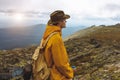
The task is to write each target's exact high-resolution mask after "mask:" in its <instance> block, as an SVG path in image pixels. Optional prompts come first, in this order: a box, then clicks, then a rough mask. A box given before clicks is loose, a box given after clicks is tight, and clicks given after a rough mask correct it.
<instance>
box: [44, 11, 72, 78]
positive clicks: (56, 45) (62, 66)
mask: <svg viewBox="0 0 120 80" xmlns="http://www.w3.org/2000/svg"><path fill="white" fill-rule="evenodd" d="M69 18H70V16H69V15H66V14H64V12H63V11H61V10H57V11H54V12H53V13H51V14H50V20H49V21H48V24H47V27H46V30H45V33H44V35H43V43H44V42H45V40H46V39H47V37H48V36H49V35H50V34H51V33H53V32H57V33H56V34H54V35H53V36H52V37H51V38H50V39H49V41H48V43H47V45H46V47H45V59H46V62H47V65H48V67H50V68H51V69H50V80H72V78H73V70H72V68H71V67H70V64H69V60H68V55H67V52H66V49H65V46H64V43H63V40H62V37H61V31H62V29H63V28H65V27H66V19H69Z"/></svg>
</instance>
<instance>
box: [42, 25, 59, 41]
mask: <svg viewBox="0 0 120 80" xmlns="http://www.w3.org/2000/svg"><path fill="white" fill-rule="evenodd" d="M53 32H59V33H60V35H61V28H60V27H58V26H53V25H52V26H51V25H47V26H46V30H45V32H44V35H43V39H44V40H46V38H47V37H48V36H49V35H50V34H51V33H53Z"/></svg>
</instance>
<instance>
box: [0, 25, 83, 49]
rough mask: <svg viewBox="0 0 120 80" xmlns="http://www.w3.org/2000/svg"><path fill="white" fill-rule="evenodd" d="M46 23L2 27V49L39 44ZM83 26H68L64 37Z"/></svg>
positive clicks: (0, 34)
mask: <svg viewBox="0 0 120 80" xmlns="http://www.w3.org/2000/svg"><path fill="white" fill-rule="evenodd" d="M45 27H46V25H45V24H38V25H32V26H27V27H23V26H16V27H9V28H0V49H1V50H3V49H13V48H23V47H27V46H30V45H38V44H39V42H40V40H41V38H42V35H43V33H44V30H45ZM79 29H81V27H77V29H76V28H75V27H67V28H65V29H63V33H62V35H63V38H65V37H67V36H68V35H71V34H73V33H74V32H76V31H77V30H79Z"/></svg>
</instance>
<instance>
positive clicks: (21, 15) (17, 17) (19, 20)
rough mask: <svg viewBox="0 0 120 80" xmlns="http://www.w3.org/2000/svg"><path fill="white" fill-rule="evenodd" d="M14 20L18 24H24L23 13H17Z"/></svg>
mask: <svg viewBox="0 0 120 80" xmlns="http://www.w3.org/2000/svg"><path fill="white" fill-rule="evenodd" d="M13 18H14V20H15V21H16V22H22V21H23V20H24V15H23V14H21V13H16V14H14V15H13Z"/></svg>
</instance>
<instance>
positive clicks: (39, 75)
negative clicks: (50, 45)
mask: <svg viewBox="0 0 120 80" xmlns="http://www.w3.org/2000/svg"><path fill="white" fill-rule="evenodd" d="M56 33H58V32H53V33H51V34H50V35H49V36H48V38H47V39H46V41H45V43H44V44H43V39H42V40H41V43H40V46H38V47H37V48H36V50H35V52H34V54H33V56H32V72H33V80H47V79H48V78H49V75H50V68H48V66H47V63H46V61H45V57H44V50H45V46H46V44H47V42H48V40H49V39H50V37H52V36H53V35H54V34H56Z"/></svg>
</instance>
